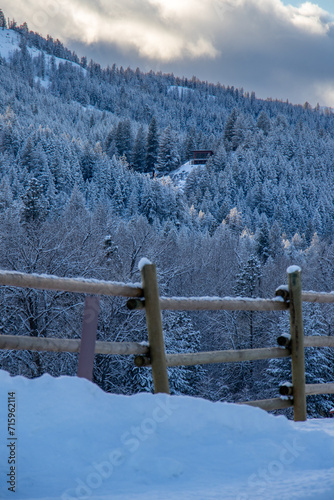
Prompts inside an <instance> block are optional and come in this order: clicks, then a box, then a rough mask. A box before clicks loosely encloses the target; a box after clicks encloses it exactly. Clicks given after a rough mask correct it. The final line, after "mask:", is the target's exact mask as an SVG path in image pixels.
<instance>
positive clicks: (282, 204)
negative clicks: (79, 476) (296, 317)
mask: <svg viewBox="0 0 334 500" xmlns="http://www.w3.org/2000/svg"><path fill="white" fill-rule="evenodd" d="M1 19H2V21H1ZM1 22H2V28H0V54H1V57H0V186H1V188H0V268H1V269H6V270H14V271H21V272H26V273H39V274H51V275H57V276H64V277H84V278H95V279H101V280H111V281H121V282H125V283H136V282H140V281H141V278H140V271H139V270H138V262H139V260H140V259H141V258H142V257H147V258H148V259H150V260H151V261H152V262H154V263H155V264H156V266H157V271H158V280H159V287H160V293H161V295H165V296H220V297H225V296H245V297H264V298H272V297H273V296H274V294H275V289H276V288H277V287H278V286H279V285H282V284H286V283H287V275H286V269H287V267H288V266H289V265H291V264H296V265H299V266H300V267H301V269H302V280H303V289H304V290H315V291H331V290H333V289H334V267H333V257H334V189H333V187H334V113H333V111H332V110H331V109H328V108H325V109H324V108H321V107H320V106H319V105H318V106H316V107H312V106H310V105H309V104H308V103H305V104H304V105H294V104H291V103H289V102H282V101H278V100H273V99H267V100H260V99H257V98H256V95H255V94H254V92H246V91H244V90H243V89H242V88H234V87H230V86H228V85H227V84H226V82H225V85H224V84H223V82H222V83H221V84H211V83H208V82H205V81H200V80H198V79H197V78H196V77H193V78H191V79H187V78H183V77H181V76H180V77H179V76H175V75H174V74H162V73H159V72H153V71H150V72H148V73H144V72H142V71H141V70H140V69H138V68H137V69H131V68H126V69H125V68H123V67H117V66H116V65H113V66H110V67H109V66H108V67H106V68H104V67H101V66H100V65H99V64H98V63H96V62H94V61H92V60H91V61H88V60H87V58H85V57H82V58H81V59H80V58H79V57H78V56H77V55H76V54H75V53H73V52H71V51H70V50H68V49H66V47H64V46H63V44H62V43H61V42H60V41H59V40H54V39H53V38H52V37H51V36H48V37H47V38H46V39H45V38H43V37H42V36H41V35H39V34H37V33H34V32H32V31H29V28H28V26H27V24H26V23H24V24H23V25H21V26H18V25H17V24H16V23H15V22H14V21H13V22H11V23H9V24H10V25H7V22H6V21H5V18H4V17H3V18H2V17H1V16H0V26H1ZM8 40H9V41H10V42H9V43H11V45H12V50H11V51H10V52H9V54H8V56H7V55H4V53H3V52H2V51H1V44H2V43H4V41H7V42H8ZM200 149H205V150H211V151H212V152H213V155H212V156H211V157H210V158H209V160H208V161H207V163H206V164H205V166H204V165H200V166H198V167H194V168H192V169H191V170H190V171H189V174H188V175H187V176H186V177H185V178H184V180H183V182H182V183H180V182H179V181H178V180H177V179H176V178H174V177H173V172H174V171H175V170H176V169H177V168H178V167H180V165H182V164H184V163H186V162H187V161H188V160H189V159H190V158H191V155H192V151H193V150H200ZM83 305H84V297H83V296H82V295H78V294H72V293H67V292H51V291H37V290H32V289H19V288H10V287H1V288H0V334H7V335H29V336H35V337H64V338H79V337H80V335H81V325H82V315H83ZM303 308H304V328H305V334H306V335H333V334H334V310H333V307H332V306H330V305H321V306H320V305H316V304H304V305H303ZM163 327H164V335H165V342H166V349H167V352H186V351H206V350H216V349H243V348H251V347H267V346H268V347H269V346H276V345H277V344H276V337H277V336H278V335H279V334H281V333H284V332H287V331H288V329H289V316H288V314H287V313H286V312H271V313H260V314H259V313H253V312H231V311H222V312H192V313H185V312H181V313H180V312H177V313H176V312H163ZM98 339H99V340H115V341H116V340H117V341H122V340H126V341H137V342H141V341H146V340H147V330H146V323H145V314H143V312H142V311H132V312H131V311H129V310H128V309H127V307H126V300H125V299H121V298H108V297H101V311H100V316H99V325H98ZM289 363H290V361H289V360H286V359H277V360H272V361H258V362H243V363H233V364H232V363H226V364H220V365H206V366H197V367H183V368H182V367H181V368H170V369H169V375H170V384H171V390H172V393H174V394H189V395H193V396H200V397H203V398H206V399H210V400H213V401H218V400H219V401H230V402H235V401H244V400H248V399H261V398H268V397H276V396H277V388H278V385H279V383H280V382H284V381H285V380H286V379H289V377H290V376H291V373H290V372H291V370H290V364H289ZM77 364H78V356H77V355H76V354H70V353H47V352H45V353H41V352H30V351H0V368H1V369H4V370H7V371H9V372H10V373H11V374H12V375H17V374H20V375H25V376H27V377H38V376H40V375H42V374H43V373H50V374H51V375H53V376H60V375H75V374H76V370H77ZM333 380H334V355H333V352H332V351H331V350H330V349H329V348H322V349H314V348H309V349H307V350H306V382H307V383H320V382H329V381H333ZM94 381H95V382H96V383H97V384H98V385H99V386H100V387H101V388H102V389H103V390H105V391H109V392H113V393H120V394H133V393H136V392H140V391H151V390H152V380H151V370H150V369H148V368H145V367H144V368H137V367H135V365H134V363H133V358H131V357H130V358H129V357H122V356H103V355H97V356H96V357H95V366H94ZM333 401H334V399H333V396H329V395H323V396H312V397H310V398H309V399H308V411H309V416H318V417H319V416H327V415H328V410H329V408H331V407H332V406H333Z"/></svg>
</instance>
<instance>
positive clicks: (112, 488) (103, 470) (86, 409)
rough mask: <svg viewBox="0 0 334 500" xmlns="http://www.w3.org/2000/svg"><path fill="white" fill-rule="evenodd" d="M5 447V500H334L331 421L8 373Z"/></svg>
mask: <svg viewBox="0 0 334 500" xmlns="http://www.w3.org/2000/svg"><path fill="white" fill-rule="evenodd" d="M14 402H15V411H14V405H13V403H14ZM8 421H9V422H10V423H9V424H8ZM10 432H12V433H13V434H12V435H10ZM0 435H1V440H0V471H1V472H0V498H1V499H7V498H8V499H9V498H17V499H20V500H27V499H31V500H38V499H43V500H50V499H53V500H55V499H57V500H72V499H81V500H87V499H95V500H102V499H104V500H107V499H108V500H109V499H112V500H121V499H122V500H153V499H154V500H167V499H168V500H180V499H181V500H189V499H194V500H199V499H200V500H213V499H214V500H229V499H231V500H232V499H233V500H248V499H249V500H250V499H252V500H255V499H256V500H259V499H265V500H270V499H280V500H292V499H303V500H305V499H312V500H333V498H334V419H322V420H312V421H308V422H302V423H294V422H291V421H288V420H287V419H286V418H285V417H282V416H280V417H275V416H272V415H269V414H267V413H266V412H264V411H263V410H260V409H257V408H252V407H248V406H239V405H234V404H228V403H212V402H209V401H205V400H203V399H197V398H191V397H186V396H167V395H164V394H158V395H152V394H138V395H135V396H119V395H113V394H107V393H104V392H103V391H102V390H101V389H99V388H98V387H97V386H96V385H94V384H92V383H90V382H88V381H86V380H84V379H79V378H76V377H73V378H71V377H60V378H58V379H56V378H52V377H51V376H49V375H44V376H43V377H40V378H38V379H34V380H28V379H26V378H23V377H10V376H9V375H8V374H7V373H6V372H4V371H0ZM8 462H11V463H8ZM11 467H12V469H11ZM8 481H9V482H8ZM8 488H13V489H14V490H15V494H14V493H13V492H12V491H9V490H8Z"/></svg>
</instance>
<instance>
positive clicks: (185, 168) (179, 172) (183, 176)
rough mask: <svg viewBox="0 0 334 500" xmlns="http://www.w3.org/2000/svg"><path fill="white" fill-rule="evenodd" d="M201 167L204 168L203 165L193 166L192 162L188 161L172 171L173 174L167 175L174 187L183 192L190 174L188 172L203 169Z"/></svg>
mask: <svg viewBox="0 0 334 500" xmlns="http://www.w3.org/2000/svg"><path fill="white" fill-rule="evenodd" d="M203 167H205V164H203V165H194V164H193V162H192V160H189V161H187V162H186V163H183V165H181V166H180V167H179V168H177V169H176V170H173V172H171V173H170V174H169V177H170V178H171V180H172V181H173V184H174V185H175V186H177V187H178V188H179V189H181V190H183V189H184V186H185V184H186V180H187V177H188V175H189V174H190V172H192V171H193V170H194V169H196V168H203Z"/></svg>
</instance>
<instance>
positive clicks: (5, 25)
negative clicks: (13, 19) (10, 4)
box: [0, 9, 7, 30]
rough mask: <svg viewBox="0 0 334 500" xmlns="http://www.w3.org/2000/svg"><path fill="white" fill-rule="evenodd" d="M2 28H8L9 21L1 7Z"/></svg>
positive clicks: (0, 22) (0, 25) (0, 19)
mask: <svg viewBox="0 0 334 500" xmlns="http://www.w3.org/2000/svg"><path fill="white" fill-rule="evenodd" d="M0 28H2V29H3V30H4V29H7V21H6V17H5V15H4V13H3V11H2V10H1V9H0Z"/></svg>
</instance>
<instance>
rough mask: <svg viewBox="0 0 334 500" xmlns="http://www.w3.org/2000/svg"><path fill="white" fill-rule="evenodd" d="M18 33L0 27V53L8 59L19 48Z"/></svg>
mask: <svg viewBox="0 0 334 500" xmlns="http://www.w3.org/2000/svg"><path fill="white" fill-rule="evenodd" d="M19 43H20V35H19V34H18V33H16V32H15V31H13V30H6V29H5V30H3V29H0V55H1V57H3V58H4V59H8V58H9V56H10V54H12V53H13V52H14V51H15V50H16V49H18V48H19Z"/></svg>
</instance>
